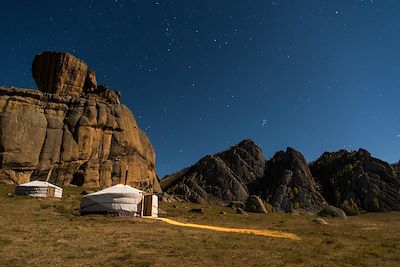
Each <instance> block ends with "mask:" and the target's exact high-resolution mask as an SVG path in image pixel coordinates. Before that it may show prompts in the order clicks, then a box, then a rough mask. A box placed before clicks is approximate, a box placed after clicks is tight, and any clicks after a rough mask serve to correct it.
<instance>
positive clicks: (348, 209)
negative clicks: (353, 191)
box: [340, 198, 360, 215]
mask: <svg viewBox="0 0 400 267" xmlns="http://www.w3.org/2000/svg"><path fill="white" fill-rule="evenodd" d="M340 207H341V208H342V210H343V211H344V212H345V213H346V215H357V214H359V213H360V210H359V208H358V206H357V204H356V203H355V202H354V200H353V199H352V198H351V199H350V201H347V200H345V201H343V203H342V205H340Z"/></svg>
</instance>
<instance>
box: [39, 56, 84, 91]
mask: <svg viewBox="0 0 400 267" xmlns="http://www.w3.org/2000/svg"><path fill="white" fill-rule="evenodd" d="M87 70H88V66H87V65H86V63H85V62H83V61H82V60H80V59H78V58H76V57H74V56H73V55H71V54H68V53H61V52H49V51H48V52H44V53H42V54H39V55H36V56H35V58H34V60H33V63H32V75H33V78H34V79H35V81H36V84H37V86H38V88H39V90H41V91H43V92H46V93H53V94H58V95H70V96H73V97H79V96H80V95H81V94H82V92H83V87H84V85H85V81H86V77H87V76H88V78H89V75H88V71H87ZM90 73H92V72H90Z"/></svg>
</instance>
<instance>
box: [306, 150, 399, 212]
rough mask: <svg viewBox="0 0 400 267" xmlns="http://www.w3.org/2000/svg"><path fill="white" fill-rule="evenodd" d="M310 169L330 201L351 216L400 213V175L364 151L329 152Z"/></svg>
mask: <svg viewBox="0 0 400 267" xmlns="http://www.w3.org/2000/svg"><path fill="white" fill-rule="evenodd" d="M310 167H311V171H312V173H313V175H314V177H315V179H317V180H318V181H319V183H320V184H321V186H322V192H323V194H324V196H325V198H326V200H327V201H328V202H329V203H331V204H332V205H335V206H337V207H341V208H342V209H343V210H344V211H345V212H346V213H347V214H350V215H351V214H357V213H359V212H360V211H361V210H367V211H391V210H400V177H399V176H398V173H396V171H395V170H394V169H393V167H392V166H391V165H390V164H388V163H387V162H384V161H382V160H379V159H377V158H373V157H372V156H371V154H370V153H369V152H368V151H366V150H364V149H360V150H358V151H354V152H348V151H346V150H340V151H338V152H333V153H328V152H325V153H324V154H323V155H322V156H321V157H320V158H319V159H317V160H316V161H315V162H313V163H312V164H311V165H310Z"/></svg>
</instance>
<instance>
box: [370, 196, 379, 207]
mask: <svg viewBox="0 0 400 267" xmlns="http://www.w3.org/2000/svg"><path fill="white" fill-rule="evenodd" d="M372 208H373V209H374V210H379V208H380V205H379V200H378V199H377V198H376V197H374V199H372Z"/></svg>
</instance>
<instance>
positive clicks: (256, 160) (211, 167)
mask: <svg viewBox="0 0 400 267" xmlns="http://www.w3.org/2000/svg"><path fill="white" fill-rule="evenodd" d="M264 168H265V158H264V155H263V153H262V151H261V149H260V148H259V147H258V146H257V145H256V144H255V143H254V142H253V141H251V140H244V141H242V142H240V143H239V144H238V145H236V146H233V147H231V148H230V149H228V150H226V151H224V152H221V153H217V154H214V155H209V156H206V157H204V158H202V159H201V160H199V161H198V162H197V163H196V164H195V165H193V166H191V167H189V168H186V169H183V170H182V171H180V172H177V173H175V174H172V175H169V176H166V177H164V178H163V179H162V180H161V186H162V188H163V190H164V191H166V192H167V193H169V194H173V195H175V196H177V197H179V198H180V199H183V200H187V201H191V202H198V203H203V202H211V203H221V204H222V203H225V204H227V203H229V202H231V201H242V202H244V201H246V199H247V198H248V196H249V190H248V188H247V185H248V184H249V183H251V182H253V181H254V180H256V179H257V178H258V177H260V176H262V175H263V174H264Z"/></svg>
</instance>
